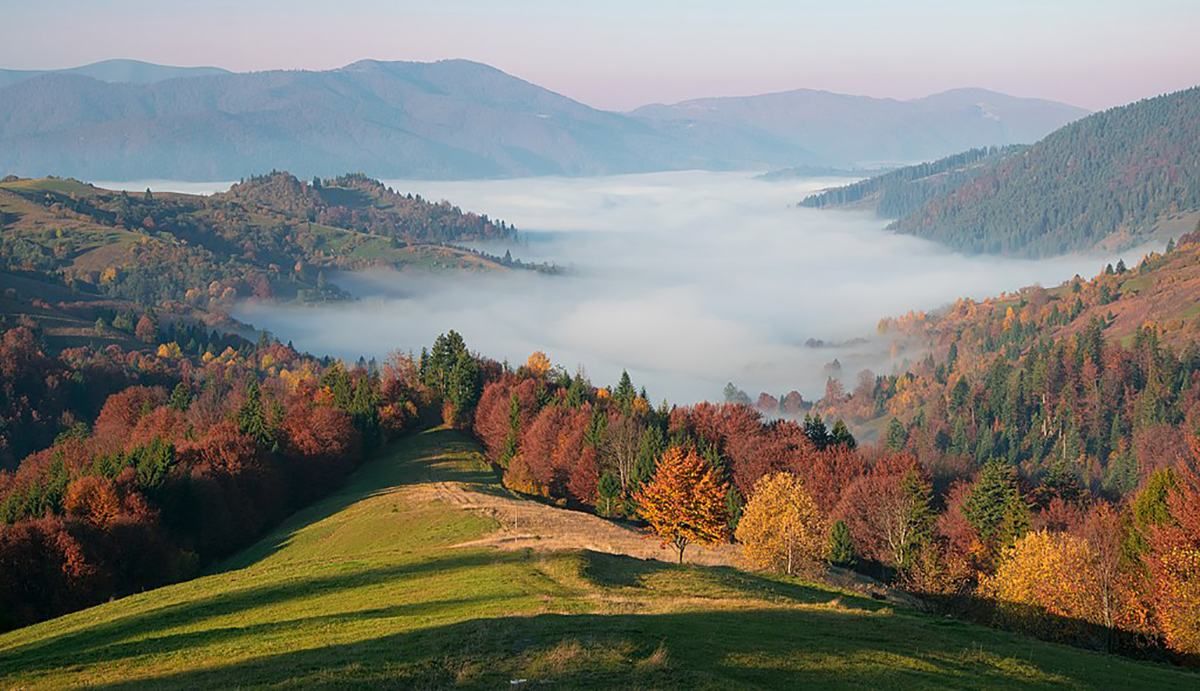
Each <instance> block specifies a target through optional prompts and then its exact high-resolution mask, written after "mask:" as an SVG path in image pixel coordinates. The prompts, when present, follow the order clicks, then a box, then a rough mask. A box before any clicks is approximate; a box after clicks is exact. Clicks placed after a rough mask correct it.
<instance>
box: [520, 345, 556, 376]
mask: <svg viewBox="0 0 1200 691" xmlns="http://www.w3.org/2000/svg"><path fill="white" fill-rule="evenodd" d="M550 367H551V365H550V358H548V357H546V354H545V353H543V352H542V351H540V350H535V351H533V352H532V353H530V355H529V359H528V360H526V361H525V369H527V370H529V373H530V374H532V375H533V376H534V378H536V379H541V378H542V377H545V376H546V373H547V372H549V371H550Z"/></svg>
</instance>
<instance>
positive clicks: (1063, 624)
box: [979, 530, 1104, 640]
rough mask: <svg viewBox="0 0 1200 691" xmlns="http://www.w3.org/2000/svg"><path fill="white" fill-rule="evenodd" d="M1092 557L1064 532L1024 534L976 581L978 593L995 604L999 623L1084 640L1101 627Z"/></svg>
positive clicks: (1100, 601)
mask: <svg viewBox="0 0 1200 691" xmlns="http://www.w3.org/2000/svg"><path fill="white" fill-rule="evenodd" d="M1097 561H1098V555H1097V554H1096V551H1095V550H1094V549H1092V546H1091V545H1090V544H1089V543H1088V541H1087V540H1085V539H1083V538H1081V537H1076V536H1074V535H1070V534H1068V533H1057V532H1050V531H1047V530H1039V531H1037V532H1032V533H1027V534H1026V535H1025V536H1024V537H1022V538H1020V539H1019V540H1017V541H1016V543H1014V544H1013V545H1012V546H1011V547H1009V548H1008V550H1007V551H1006V553H1005V555H1004V558H1003V560H1002V561H1001V563H1000V566H999V567H998V568H997V569H996V573H995V574H994V575H990V576H984V577H983V578H982V579H980V582H979V594H980V595H981V596H983V597H986V598H990V599H993V600H995V601H996V613H997V616H998V617H999V619H1000V620H1001V622H1002V623H1003V624H1005V625H1007V626H1010V627H1014V628H1017V629H1020V630H1023V631H1027V632H1029V633H1035V634H1039V635H1043V636H1052V637H1060V638H1065V639H1076V640H1077V639H1080V638H1081V637H1086V636H1087V633H1086V632H1087V630H1088V629H1089V628H1090V626H1089V625H1091V626H1102V625H1103V623H1104V602H1103V599H1102V598H1103V593H1102V589H1101V588H1100V587H1099V583H1098V579H1097V578H1096V573H1097Z"/></svg>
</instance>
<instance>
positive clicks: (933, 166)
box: [800, 146, 1021, 218]
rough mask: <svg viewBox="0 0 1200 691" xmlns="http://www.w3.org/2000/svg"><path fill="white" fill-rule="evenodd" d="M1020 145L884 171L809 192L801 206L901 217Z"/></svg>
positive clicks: (958, 184)
mask: <svg viewBox="0 0 1200 691" xmlns="http://www.w3.org/2000/svg"><path fill="white" fill-rule="evenodd" d="M1020 149H1021V147H1020V146H1012V147H1006V148H1002V149H998V148H982V149H971V150H969V151H964V152H962V153H960V154H954V155H953V156H947V157H945V158H940V159H938V160H936V161H932V162H929V163H919V164H917V165H913V166H905V167H903V168H897V169H896V170H892V171H888V172H886V173H881V174H879V175H875V176H873V177H869V178H867V179H865V180H860V181H858V182H855V183H851V184H849V185H845V186H843V187H835V188H833V189H829V190H825V191H822V192H818V193H817V194H812V195H809V196H808V197H805V198H804V199H803V200H801V202H800V206H804V207H808V208H812V209H832V208H860V209H861V208H869V209H872V210H874V211H875V213H877V214H879V215H880V216H882V217H884V218H899V217H901V216H905V215H907V214H909V213H911V212H913V211H915V210H917V209H919V208H921V207H922V206H923V205H924V204H925V203H926V202H928V201H929V200H930V199H932V198H934V197H936V196H937V195H939V194H941V193H944V192H945V191H947V190H951V189H954V188H956V187H958V186H960V185H961V184H963V182H965V181H967V180H970V179H972V178H974V177H975V176H977V175H981V174H983V173H984V172H986V171H987V170H988V166H989V165H990V164H992V163H994V162H995V161H997V160H999V159H1000V158H1001V157H1003V156H1005V155H1009V154H1012V153H1014V152H1016V151H1019V150H1020Z"/></svg>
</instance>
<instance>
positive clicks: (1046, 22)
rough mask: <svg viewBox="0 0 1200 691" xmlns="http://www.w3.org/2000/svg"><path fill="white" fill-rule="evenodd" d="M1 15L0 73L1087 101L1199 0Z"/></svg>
mask: <svg viewBox="0 0 1200 691" xmlns="http://www.w3.org/2000/svg"><path fill="white" fill-rule="evenodd" d="M4 14H5V20H6V21H5V22H3V24H0V66H2V67H6V68H16V69H45V68H64V67H73V66H77V65H81V64H85V63H90V62H96V61H99V60H104V59H111V58H133V59H139V60H145V61H148V62H156V63H163V64H176V65H213V66H218V67H223V68H226V69H230V70H234V71H250V70H267V69H331V68H335V67H340V66H343V65H346V64H349V63H351V62H354V61H356V60H360V59H364V58H372V59H381V60H421V61H426V60H437V59H445V58H466V59H471V60H476V61H479V62H484V63H487V64H490V65H493V66H495V67H498V68H500V69H502V70H505V71H507V72H509V73H511V74H514V75H516V76H519V77H521V78H523V79H526V80H529V81H532V82H534V83H537V84H540V85H543V86H545V87H547V88H550V89H553V90H555V91H558V92H560V93H563V94H564V95H567V96H570V97H572V98H575V99H577V100H580V101H582V102H584V103H587V104H588V105H592V106H595V107H599V108H607V109H612V110H626V109H630V108H633V107H636V106H639V105H644V104H647V103H655V102H666V103H669V102H676V101H681V100H687V99H691V98H700V97H707V96H736V95H750V94H757V93H766V92H772V91H782V90H790V89H797V88H811V89H824V90H829V91H836V92H840V93H851V94H863V95H869V96H877V97H894V98H915V97H920V96H924V95H928V94H930V93H935V92H939V91H944V90H947V89H952V88H959V87H980V88H988V89H993V90H996V91H1001V92H1004V93H1010V94H1013V95H1017V96H1029V97H1040V98H1047V99H1053V100H1058V101H1063V102H1066V103H1071V104H1074V105H1078V106H1082V107H1085V108H1090V109H1101V108H1106V107H1109V106H1115V105H1120V104H1123V103H1127V102H1130V101H1133V100H1137V99H1140V98H1144V97H1148V96H1152V95H1156V94H1159V93H1163V92H1167V91H1173V90H1177V89H1181V88H1185V87H1188V86H1192V85H1194V84H1195V83H1196V82H1197V81H1198V79H1197V72H1196V65H1200V43H1197V42H1196V41H1195V40H1194V36H1193V34H1194V28H1195V27H1196V26H1198V25H1200V3H1196V2H1192V1H1189V0H1144V1H1143V2H1139V3H1129V2H1121V1H1119V0H1091V1H1088V0H1063V1H1061V2H1055V3H1045V2H1038V1H1037V0H1010V1H1008V2H995V3H986V4H985V3H953V2H946V1H944V0H915V1H914V2H910V3H902V4H901V3H887V2H881V1H879V0H854V1H851V2H843V3H827V2H809V1H804V2H779V1H767V0H757V1H752V2H746V3H739V4H737V5H736V6H735V5H733V4H730V3H723V2H711V1H709V0H701V1H698V2H687V3H684V2H676V1H671V2H661V3H653V4H650V3H640V2H634V1H633V0H612V1H610V2H604V3H599V2H586V3H571V4H569V5H567V4H563V3H559V2H553V1H552V0H514V2H509V3H503V4H496V3H488V2H476V1H470V0H464V1H457V2H445V3H440V4H439V5H438V7H437V8H436V9H435V8H432V7H431V6H430V5H429V4H428V3H415V2H385V1H383V0H347V1H346V2H342V3H338V4H336V5H334V4H329V3H324V2H316V1H315V0H291V1H289V2H283V1H282V0H264V1H259V2H231V1H230V0H206V1H203V2H193V3H186V4H185V3H159V2H150V1H148V0H113V1H111V2H104V3H95V2H88V1H85V0H61V1H59V2H53V3H19V4H15V5H14V6H11V7H7V8H5V10H4ZM368 18H369V20H368ZM950 56H953V59H950Z"/></svg>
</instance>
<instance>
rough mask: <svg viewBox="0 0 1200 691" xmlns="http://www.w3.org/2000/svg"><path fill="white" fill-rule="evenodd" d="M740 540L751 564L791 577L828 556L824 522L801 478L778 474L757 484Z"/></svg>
mask: <svg viewBox="0 0 1200 691" xmlns="http://www.w3.org/2000/svg"><path fill="white" fill-rule="evenodd" d="M737 540H738V542H740V543H742V553H743V555H744V556H745V558H746V561H748V562H749V563H750V564H751V565H753V566H755V567H757V568H760V569H767V570H772V571H782V572H783V573H786V574H788V575H789V576H790V575H793V574H795V573H796V572H797V570H800V569H801V568H805V567H807V568H811V567H812V566H813V565H815V564H817V563H818V562H820V561H821V560H822V559H823V558H824V557H825V546H826V530H825V521H824V519H823V518H822V516H821V514H820V512H819V511H818V510H817V505H816V503H815V502H814V501H813V499H812V497H811V496H809V494H808V492H807V491H806V490H805V489H804V483H803V482H802V481H801V480H800V478H798V477H796V476H795V475H793V474H791V473H776V474H774V475H768V476H766V477H764V478H762V479H760V480H759V481H758V483H756V484H755V485H754V493H753V494H752V495H751V496H750V501H749V502H748V503H747V504H746V507H745V510H744V512H743V513H742V517H741V520H740V521H738V526H737Z"/></svg>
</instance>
